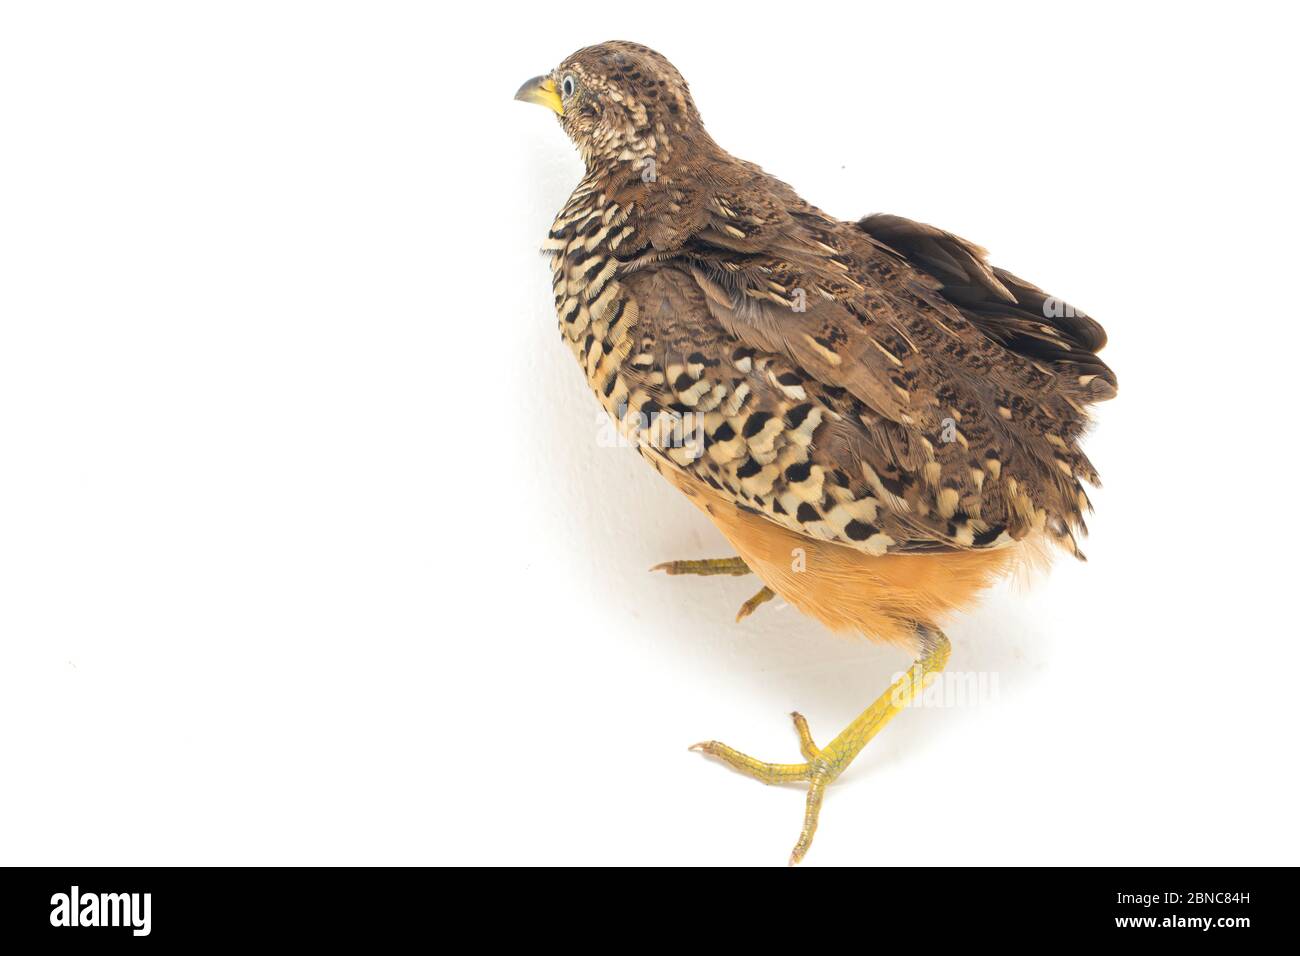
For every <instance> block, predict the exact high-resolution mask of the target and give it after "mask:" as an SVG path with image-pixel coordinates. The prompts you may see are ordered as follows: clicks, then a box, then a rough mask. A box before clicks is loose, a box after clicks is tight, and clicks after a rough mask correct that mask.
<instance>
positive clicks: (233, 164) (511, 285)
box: [0, 0, 1300, 865]
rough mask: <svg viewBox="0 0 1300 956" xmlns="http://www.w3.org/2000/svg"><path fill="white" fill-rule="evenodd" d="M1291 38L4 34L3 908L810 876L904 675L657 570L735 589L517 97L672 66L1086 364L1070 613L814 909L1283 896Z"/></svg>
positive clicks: (732, 596)
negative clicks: (929, 896)
mask: <svg viewBox="0 0 1300 956" xmlns="http://www.w3.org/2000/svg"><path fill="white" fill-rule="evenodd" d="M1271 7H1272V5H1266V4H1259V5H1252V4H1246V3H1236V4H1232V5H1230V6H1226V7H1224V8H1222V9H1219V10H1214V9H1209V8H1207V9H1198V8H1197V7H1196V6H1195V5H1189V4H1175V5H1170V6H1168V7H1167V8H1164V9H1163V10H1162V9H1158V8H1155V7H1152V8H1151V9H1149V10H1143V9H1141V8H1139V7H1137V5H1130V4H1118V5H1107V4H1086V5H1083V6H1080V5H1078V4H1071V5H1068V6H1065V5H1063V6H1060V7H1059V8H1058V7H1054V6H1053V7H1049V6H1048V5H1046V4H1040V3H1025V4H1015V5H1010V4H992V3H978V4H971V3H955V4H944V5H933V4H923V3H907V4H900V3H875V2H872V3H853V4H844V5H842V6H841V5H821V4H815V3H799V4H797V5H791V4H788V3H786V4H779V5H775V6H773V7H764V6H762V5H761V4H754V3H745V4H743V5H742V4H734V5H728V4H721V3H700V2H693V3H689V4H682V5H676V4H666V3H655V4H652V5H638V4H626V5H622V6H621V7H620V6H619V5H613V4H609V3H598V4H589V3H580V2H576V0H566V2H564V3H560V4H551V5H545V4H542V5H539V4H536V3H532V4H518V5H515V6H513V7H510V8H507V7H489V6H488V5H486V4H481V5H475V6H473V7H472V8H469V9H467V8H464V7H459V8H458V7H457V6H456V5H452V4H434V3H411V4H396V3H389V4H378V5H375V4H362V3H325V4H321V3H292V4H291V3H260V2H259V3H230V2H222V3H210V4H173V3H151V4H144V3H123V4H112V5H108V4H92V3H86V4H68V3H44V4H22V5H20V4H12V5H6V6H5V7H4V13H3V15H2V16H0V130H2V131H3V133H2V135H3V137H4V146H3V149H2V150H0V166H2V167H3V169H2V171H0V773H2V774H3V785H2V786H0V862H3V863H25V864H143V863H154V864H175V863H184V864H209V863H211V864H234V863H466V864H475V863H493V864H516V863H517V864H547V863H558V864H579V863H581V864H683V863H684V864H781V863H784V861H785V859H786V856H787V854H788V852H789V848H790V846H791V844H792V843H793V841H794V838H795V836H796V833H797V830H798V825H799V822H800V818H801V814H802V809H803V794H802V793H801V792H800V791H798V790H782V789H769V788H764V787H761V786H759V785H758V784H756V783H754V782H753V781H750V780H747V779H745V778H742V777H740V776H738V775H735V774H733V773H730V772H728V771H727V770H725V769H724V768H722V767H721V766H718V765H714V764H711V763H709V762H707V761H706V760H704V759H703V758H701V757H700V756H699V755H697V754H692V753H688V752H687V746H688V745H689V744H691V743H693V742H695V741H697V740H701V739H707V738H711V737H716V738H718V739H721V740H725V741H727V742H729V743H731V744H733V745H736V746H739V747H741V748H743V749H745V750H747V751H749V752H751V753H754V754H756V755H758V756H760V757H763V758H765V759H771V760H795V759H797V748H796V740H795V737H794V734H793V731H792V730H791V728H790V726H789V721H788V718H787V717H786V714H787V712H788V711H790V710H792V709H794V708H798V709H800V710H802V711H803V712H804V713H805V714H807V716H808V718H809V720H810V721H811V723H812V727H813V730H814V733H815V734H816V736H817V737H818V738H819V739H821V740H822V741H823V742H824V741H826V740H829V738H830V737H832V736H834V734H835V733H836V732H837V731H838V730H839V729H840V728H841V727H842V726H843V725H844V724H845V723H846V722H847V721H848V720H850V719H851V718H852V717H853V716H854V715H856V714H857V713H858V711H859V710H860V709H861V708H862V707H864V706H865V705H866V704H867V703H868V702H869V701H870V700H871V699H873V698H874V697H875V696H876V694H877V693H879V691H880V690H881V689H882V688H883V687H884V685H885V683H886V682H887V680H888V679H889V677H890V676H891V675H892V674H893V673H894V672H896V671H897V670H899V669H901V668H902V667H903V666H905V664H906V660H905V658H904V657H903V656H902V655H901V654H900V653H899V652H897V651H894V650H890V649H887V648H881V647H877V646H874V645H871V644H869V643H867V642H865V641H860V642H854V641H847V640H843V639H840V638H835V637H832V636H830V635H828V634H826V633H824V632H823V631H822V630H821V629H820V628H819V626H818V625H816V624H815V623H813V622H811V621H808V620H805V619H802V618H801V617H800V616H799V615H798V614H797V613H796V612H795V611H793V610H792V609H789V608H781V607H778V606H776V605H768V606H766V607H764V608H762V609H760V610H759V612H758V613H757V614H756V615H755V616H754V617H753V618H752V619H751V620H749V621H747V622H745V623H744V624H743V625H736V624H734V623H732V616H733V614H734V612H735V610H736V607H737V606H738V605H739V603H740V602H741V601H742V600H744V599H745V598H746V597H748V596H749V594H750V593H751V592H752V591H753V590H754V589H755V587H756V586H757V585H756V584H755V583H753V581H752V579H750V580H737V579H723V580H720V579H692V578H668V577H665V576H663V575H651V574H648V573H647V570H646V569H647V568H649V567H650V565H652V564H655V563H656V562H659V561H662V560H666V559H670V558H688V557H705V556H715V555H722V554H725V553H727V552H726V549H725V546H724V544H723V542H722V540H721V538H720V536H719V535H718V534H717V533H716V532H715V531H714V530H713V529H712V528H711V527H710V526H709V525H708V524H707V522H706V521H705V520H704V518H703V517H702V516H701V515H700V514H699V513H698V512H697V511H696V510H695V509H694V508H693V507H692V506H691V505H690V504H689V503H687V502H686V501H685V500H684V499H681V498H680V497H678V496H677V494H676V493H675V492H674V491H672V490H671V489H669V488H668V487H667V486H666V485H665V484H663V483H661V480H660V479H659V478H657V476H655V475H654V474H653V473H651V472H650V471H649V470H648V469H647V468H646V467H645V466H644V465H643V463H642V462H640V461H639V459H637V457H636V455H635V454H634V453H633V452H631V451H630V450H628V449H616V448H602V447H598V445H597V443H596V435H597V429H596V411H595V410H596V405H595V402H594V400H593V399H592V398H591V397H590V396H589V395H588V394H586V391H585V385H584V383H583V380H582V376H581V375H580V373H579V372H578V370H577V368H576V367H575V366H574V364H573V360H572V358H571V357H570V356H569V354H568V352H567V350H565V349H564V348H563V347H562V345H561V343H560V342H559V340H558V336H557V335H556V332H555V319H554V315H553V312H552V310H551V302H550V294H549V280H548V274H547V269H546V265H545V263H544V261H543V259H542V258H541V257H540V256H539V255H538V254H537V252H536V250H537V248H538V246H539V244H540V242H541V239H542V238H543V236H544V235H545V233H546V230H547V228H548V226H549V224H550V221H551V218H552V216H553V214H554V213H555V211H556V210H557V209H558V208H559V207H560V205H561V204H562V203H563V201H564V199H565V198H566V196H567V195H568V192H569V190H570V189H571V188H572V186H573V184H574V183H576V181H577V179H578V177H579V175H580V171H581V170H580V164H579V160H578V159H577V156H576V154H575V153H574V151H573V149H572V147H571V146H570V144H569V143H568V141H567V139H566V138H565V137H564V135H563V133H562V131H561V130H560V129H559V128H558V127H557V125H556V123H555V121H554V119H553V117H550V116H549V115H548V114H547V113H546V112H545V111H544V110H541V109H538V108H536V107H531V106H526V105H524V104H520V103H516V102H513V101H512V99H511V96H512V94H513V93H514V91H515V89H516V87H517V86H518V85H519V83H520V82H522V81H523V80H524V79H526V78H528V77H530V76H532V75H534V74H537V73H541V72H544V71H547V70H549V69H550V68H551V67H552V66H553V65H554V64H555V63H557V62H559V60H560V59H562V58H563V57H564V56H566V55H567V54H568V53H570V52H571V51H572V50H574V49H576V48H577V47H580V46H583V45H586V44H589V43H593V42H598V41H601V40H606V39H614V38H620V39H635V40H639V41H641V42H645V43H648V44H649V45H651V46H654V47H655V48H657V49H659V50H661V51H662V52H663V53H665V54H666V55H668V56H669V57H670V58H671V59H672V60H673V61H674V63H675V64H676V65H677V66H678V67H679V68H680V69H681V71H682V72H683V73H684V74H685V75H686V77H687V78H688V79H689V80H690V82H691V85H692V89H693V91H694V94H695V98H696V101H697V103H698V105H699V107H700V109H701V111H702V113H703V115H704V117H705V119H706V122H707V123H708V126H709V129H710V131H711V132H712V133H713V135H714V137H715V138H716V139H717V140H718V142H720V143H721V144H723V145H724V146H725V147H727V148H728V149H730V150H731V151H732V152H734V153H735V154H736V155H738V156H741V157H744V158H747V159H751V160H754V161H756V162H759V163H760V164H762V165H763V166H764V167H765V168H767V169H768V170H769V171H771V172H773V173H774V174H776V175H777V176H779V177H781V178H782V179H785V180H786V181H788V182H790V183H792V184H793V185H794V186H795V187H796V188H797V189H798V190H799V191H800V192H801V193H802V194H803V195H804V196H805V197H806V198H808V199H809V200H810V201H812V202H814V203H816V204H818V205H819V206H821V207H822V208H824V209H826V210H827V211H829V212H832V213H835V214H838V215H840V216H842V217H844V218H856V217H858V216H860V215H863V214H865V213H868V212H872V211H887V212H893V213H898V214H901V215H905V216H908V217H911V218H915V219H919V220H922V221H927V222H933V223H935V224H938V225H941V226H943V227H945V228H948V229H951V230H953V231H955V232H957V233H958V234H960V235H964V236H967V237H969V238H971V239H973V240H974V241H977V242H979V243H981V244H983V245H985V246H987V247H988V248H989V249H990V250H991V252H992V255H993V258H994V261H995V262H997V263H998V264H1000V265H1003V266H1006V267H1008V268H1010V269H1011V270H1012V271H1014V272H1016V273H1018V274H1021V275H1023V276H1025V277H1026V278H1028V279H1030V280H1032V281H1034V282H1037V283H1039V284H1041V285H1043V286H1044V287H1046V288H1047V289H1048V290H1049V291H1051V292H1053V293H1055V294H1057V295H1060V296H1063V297H1065V298H1067V299H1068V300H1069V301H1071V302H1074V303H1077V304H1078V305H1079V306H1080V307H1082V308H1084V309H1086V310H1087V311H1088V312H1089V313H1090V314H1092V315H1094V316H1096V317H1097V318H1099V319H1100V320H1101V321H1102V322H1103V324H1104V325H1105V326H1106V328H1107V330H1108V331H1109V333H1110V336H1111V342H1112V345H1111V347H1110V348H1109V349H1108V351H1107V353H1106V358H1107V359H1108V360H1109V361H1110V362H1111V364H1112V365H1113V367H1114V368H1115V369H1116V371H1117V373H1118V375H1119V380H1120V397H1119V398H1118V399H1117V400H1116V401H1114V402H1113V403H1110V404H1109V405H1106V406H1103V407H1102V409H1101V411H1100V415H1099V423H1098V428H1097V431H1096V433H1095V435H1094V437H1093V438H1092V439H1091V440H1090V441H1089V443H1088V450H1089V452H1090V454H1091V455H1092V457H1093V460H1094V461H1095V462H1096V464H1097V465H1098V467H1099V469H1100V471H1101V473H1102V475H1103V477H1104V479H1105V481H1106V487H1105V489H1103V490H1100V491H1098V492H1097V493H1096V494H1095V495H1094V501H1095V503H1096V505H1097V514H1096V516H1095V517H1094V519H1093V520H1092V522H1091V523H1092V526H1093V535H1092V537H1091V538H1090V539H1089V540H1088V541H1087V542H1085V550H1086V551H1087V552H1088V554H1089V557H1090V559H1091V561H1090V563H1088V564H1086V565H1081V564H1076V563H1075V562H1072V561H1066V560H1061V561H1059V562H1058V563H1057V566H1056V568H1055V569H1054V572H1053V573H1052V575H1051V576H1050V577H1048V578H1047V579H1045V580H1042V581H1039V582H1038V583H1037V584H1036V585H1035V586H1034V587H1033V588H1032V589H1029V590H1027V591H1026V590H1023V589H1020V590H1018V589H1015V588H1010V587H1008V588H1005V589H1002V590H999V591H998V592H995V593H993V594H992V595H991V596H990V597H989V599H988V600H987V601H986V602H985V603H984V604H983V605H982V606H981V607H980V609H979V610H977V611H975V612H974V613H971V614H968V615H966V616H964V617H961V618H959V619H957V620H955V621H953V622H952V623H951V625H950V626H949V627H948V633H949V634H950V636H951V637H952V639H953V642H954V646H955V652H954V657H953V665H952V666H953V667H954V668H955V669H957V670H961V671H987V672H990V673H994V674H996V675H997V681H998V691H999V693H998V697H997V699H996V700H995V701H992V702H989V703H986V704H985V705H983V706H979V707H967V708H957V709H946V710H941V709H930V710H917V711H911V712H908V713H906V714H904V715H903V716H902V717H901V718H900V719H899V720H897V721H896V722H895V723H894V724H892V725H891V726H890V727H889V728H888V729H887V730H886V731H885V732H884V733H883V734H882V735H881V737H879V738H878V739H877V740H876V741H875V742H874V743H872V744H871V746H870V747H869V748H868V749H867V750H866V751H865V752H864V753H863V755H862V757H861V758H860V759H859V760H858V761H857V762H856V764H854V766H853V767H852V769H851V770H850V771H849V772H848V773H847V774H846V775H845V777H843V778H842V779H841V780H840V781H839V782H838V783H837V784H835V786H834V787H833V788H832V789H831V792H830V794H829V796H828V799H827V801H826V805H825V809H824V812H823V814H822V817H823V819H822V826H821V830H820V832H819V834H818V837H817V841H816V843H815V845H814V847H813V850H812V852H811V854H810V855H809V858H808V861H807V865H828V864H882V865H900V864H913V863H916V864H921V863H940V864H977V863H995V864H997V863H1024V864H1030V863H1036V864H1136V863H1150V864H1160V863H1164V864H1193V863H1207V864H1228V863H1235V864H1259V863H1275V864H1276V863H1291V864H1295V863H1297V862H1300V859H1298V856H1300V854H1298V853H1297V850H1298V849H1300V843H1298V841H1297V835H1296V824H1295V814H1294V808H1295V806H1296V799H1297V793H1296V790H1297V786H1296V785H1297V771H1296V757H1295V753H1296V739H1295V738H1296V725H1297V720H1296V709H1295V697H1296V695H1295V688H1294V687H1293V686H1292V681H1294V680H1296V678H1297V674H1298V673H1300V671H1298V670H1297V664H1300V660H1297V656H1298V654H1297V643H1296V622H1295V617H1294V613H1293V608H1294V589H1295V584H1294V574H1295V565H1296V559H1295V537H1296V531H1295V526H1296V502H1297V486H1296V481H1297V468H1296V454H1295V442H1296V438H1295V429H1296V424H1295V416H1296V410H1295V402H1294V399H1295V395H1296V382H1295V358H1296V354H1297V345H1298V344H1300V343H1298V342H1297V334H1296V322H1297V318H1298V316H1297V309H1296V304H1295V294H1294V289H1293V286H1294V283H1295V254H1296V248H1295V246H1296V216H1297V211H1298V210H1297V203H1296V191H1295V185H1294V183H1295V179H1294V175H1295V173H1294V170H1295V168H1296V166H1297V156H1296V149H1295V144H1294V142H1293V140H1292V138H1291V134H1292V133H1293V131H1294V125H1295V111H1294V105H1295V104H1294V99H1293V97H1294V92H1295V88H1296V79H1297V78H1296V76H1295V72H1296V71H1295V68H1294V66H1293V65H1290V64H1292V63H1293V62H1294V57H1293V50H1292V49H1291V48H1290V47H1291V40H1292V38H1293V36H1294V31H1293V27H1294V25H1293V24H1291V25H1287V24H1284V23H1283V22H1281V21H1280V19H1279V16H1278V15H1277V14H1274V13H1271V12H1268V11H1269V10H1270V9H1271Z"/></svg>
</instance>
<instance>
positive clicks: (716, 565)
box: [650, 558, 751, 577]
mask: <svg viewBox="0 0 1300 956" xmlns="http://www.w3.org/2000/svg"><path fill="white" fill-rule="evenodd" d="M650 570H651V571H666V572H667V573H668V574H733V575H735V576H736V577H740V576H741V575H743V574H749V573H751V572H750V570H749V565H748V564H746V563H745V562H744V561H742V560H741V559H740V558H705V559H704V560H702V561H665V562H664V563H663V564H656V565H655V566H654V567H653V568H651V569H650Z"/></svg>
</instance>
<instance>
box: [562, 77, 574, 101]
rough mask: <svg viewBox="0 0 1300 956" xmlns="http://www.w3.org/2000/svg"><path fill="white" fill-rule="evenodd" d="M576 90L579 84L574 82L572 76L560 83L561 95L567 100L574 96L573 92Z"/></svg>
mask: <svg viewBox="0 0 1300 956" xmlns="http://www.w3.org/2000/svg"><path fill="white" fill-rule="evenodd" d="M576 88H577V84H576V83H574V82H573V76H572V75H570V76H566V77H565V78H564V79H562V80H561V81H560V95H561V96H563V97H564V98H565V99H566V100H567V99H568V98H569V97H570V96H572V95H573V91H574V89H576Z"/></svg>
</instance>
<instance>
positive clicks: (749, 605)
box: [736, 585, 776, 622]
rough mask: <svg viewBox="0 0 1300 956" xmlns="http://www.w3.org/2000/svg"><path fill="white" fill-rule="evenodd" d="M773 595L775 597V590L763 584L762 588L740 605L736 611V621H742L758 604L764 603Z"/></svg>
mask: <svg viewBox="0 0 1300 956" xmlns="http://www.w3.org/2000/svg"><path fill="white" fill-rule="evenodd" d="M774 597H776V592H774V591H773V590H772V589H771V588H769V587H768V586H767V585H763V587H762V589H761V590H760V591H759V592H758V593H757V594H755V595H754V596H753V597H752V598H750V599H749V600H748V601H746V602H745V603H744V604H742V605H741V606H740V610H739V611H737V612H736V620H737V622H739V621H743V620H744V619H745V618H747V617H749V615H751V614H753V613H754V611H755V610H756V609H757V608H758V606H759V605H760V604H766V603H767V602H768V601H770V600H772V598H774Z"/></svg>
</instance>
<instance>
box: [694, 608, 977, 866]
mask: <svg viewBox="0 0 1300 956" xmlns="http://www.w3.org/2000/svg"><path fill="white" fill-rule="evenodd" d="M917 631H918V633H919V635H920V638H921V654H920V656H919V657H918V658H917V659H916V661H915V662H914V663H913V664H912V666H911V668H909V669H908V671H907V673H906V674H904V675H903V676H902V677H900V678H899V679H898V680H896V681H894V683H892V684H890V685H889V689H888V690H886V691H885V692H884V693H883V694H881V695H880V697H878V698H877V699H876V701H875V703H873V704H872V705H871V706H870V707H868V708H867V709H866V710H864V711H863V712H862V713H861V714H859V715H858V717H857V719H856V720H854V721H853V723H851V724H849V725H848V726H847V727H845V728H844V730H843V731H841V732H840V735H839V736H838V737H836V738H835V739H834V740H832V741H831V742H830V743H829V744H827V745H826V746H825V747H823V748H821V749H818V747H817V745H816V744H815V743H813V739H812V734H811V733H809V731H808V721H806V720H804V718H803V716H802V715H801V714H797V713H796V714H791V716H792V717H793V718H794V726H795V730H796V731H797V732H798V734H799V747H800V750H801V751H802V752H803V755H804V758H805V759H806V761H807V762H806V763H798V764H774V763H764V762H763V761H761V760H755V759H754V758H753V757H750V756H747V755H746V754H743V753H741V752H740V751H738V750H733V749H732V748H731V747H728V746H727V745H726V744H722V743H719V742H718V741H716V740H710V741H708V742H706V743H700V744H696V745H695V746H694V747H692V748H691V749H692V750H698V751H701V752H702V753H704V754H707V755H708V756H710V757H716V758H718V759H719V760H721V761H722V762H723V763H725V764H728V765H729V766H731V767H732V768H734V769H736V770H738V771H740V772H741V773H743V774H747V775H749V776H751V777H753V778H754V779H756V780H761V781H762V782H763V783H795V782H798V783H807V784H808V803H807V807H806V809H805V810H804V819H803V829H801V830H800V831H799V840H798V842H797V843H795V845H794V851H793V852H792V853H791V854H790V865H791V866H794V865H795V864H796V863H798V862H799V861H800V860H802V859H803V858H804V854H806V853H807V852H808V847H810V846H811V845H812V839H813V834H814V833H816V832H817V818H818V814H819V813H820V812H821V806H822V797H823V796H825V793H826V787H827V786H828V785H829V784H830V783H831V781H833V780H834V779H835V778H836V777H838V776H839V775H840V774H841V773H843V772H844V770H845V769H846V768H847V767H848V765H849V764H850V763H852V762H853V758H854V757H856V756H857V755H858V754H859V753H861V752H862V748H863V747H865V746H866V745H867V744H868V743H869V742H870V741H871V738H872V737H874V736H876V734H878V733H879V732H880V730H881V728H882V727H884V726H885V724H887V723H889V722H890V721H891V720H893V719H894V717H895V716H896V715H897V714H898V713H899V711H901V710H902V709H903V708H904V707H906V706H907V705H908V704H909V703H911V701H912V700H913V699H914V698H916V697H917V696H918V695H919V694H920V693H921V691H922V690H923V689H924V688H925V687H926V686H928V685H929V684H930V683H932V682H933V681H934V678H935V676H936V675H937V674H938V673H939V672H940V671H942V670H943V669H944V667H945V666H947V664H948V655H949V654H950V653H951V651H952V646H951V645H950V644H949V643H948V638H946V637H945V636H944V635H943V633H942V632H940V631H939V630H938V629H936V628H929V627H918V629H917Z"/></svg>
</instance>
